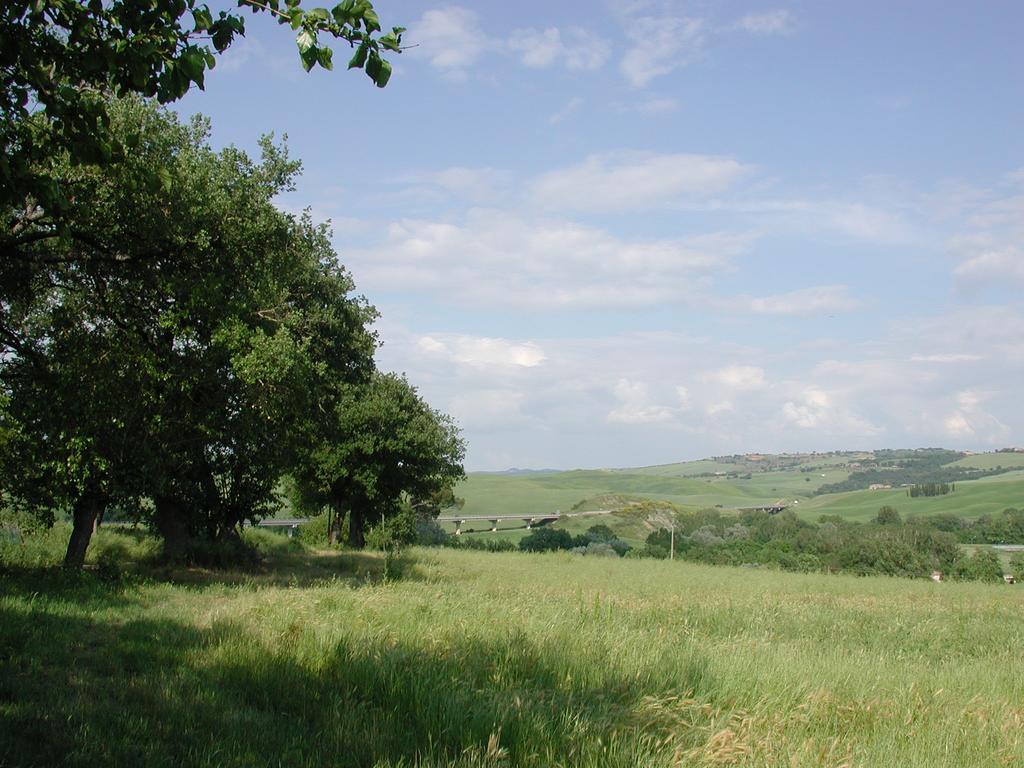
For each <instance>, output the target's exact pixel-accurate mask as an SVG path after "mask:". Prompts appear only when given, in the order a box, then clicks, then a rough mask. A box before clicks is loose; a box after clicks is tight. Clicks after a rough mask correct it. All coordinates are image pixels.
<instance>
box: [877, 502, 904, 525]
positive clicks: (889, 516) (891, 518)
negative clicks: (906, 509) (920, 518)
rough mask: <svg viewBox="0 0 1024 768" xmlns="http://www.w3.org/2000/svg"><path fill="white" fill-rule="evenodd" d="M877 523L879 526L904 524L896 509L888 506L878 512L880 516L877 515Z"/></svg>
mask: <svg viewBox="0 0 1024 768" xmlns="http://www.w3.org/2000/svg"><path fill="white" fill-rule="evenodd" d="M875 522H876V523H878V524H879V525H899V524H900V523H902V522H903V519H902V518H901V517H900V513H899V512H897V511H896V509H895V508H894V507H890V506H888V505H886V506H884V507H881V508H880V509H879V510H878V514H877V515H875Z"/></svg>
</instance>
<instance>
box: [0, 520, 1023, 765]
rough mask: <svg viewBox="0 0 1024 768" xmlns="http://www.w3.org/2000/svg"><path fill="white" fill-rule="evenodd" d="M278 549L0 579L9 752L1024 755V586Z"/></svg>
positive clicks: (510, 761)
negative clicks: (231, 561)
mask: <svg viewBox="0 0 1024 768" xmlns="http://www.w3.org/2000/svg"><path fill="white" fill-rule="evenodd" d="M121 535H122V534H117V533H110V532H108V533H105V534H104V537H105V538H106V539H107V543H106V545H107V546H112V545H113V542H114V541H115V540H116V538H117V537H118V536H121ZM267 541H272V540H267ZM122 544H123V545H124V546H125V547H126V548H128V549H130V550H132V551H136V550H138V551H139V552H141V553H143V554H144V553H145V552H146V551H147V550H146V548H145V542H144V541H141V540H139V539H137V538H136V539H131V538H128V539H127V540H126V541H125V542H122ZM266 551H267V552H268V556H269V557H270V561H269V564H268V565H267V566H266V567H265V568H263V569H261V570H260V572H258V573H256V574H254V575H250V574H235V573H231V572H227V573H212V572H205V571H184V572H182V571H170V572H153V571H147V570H145V568H143V570H142V571H141V572H140V573H139V574H138V575H135V576H131V577H128V578H121V579H116V578H114V577H110V579H109V580H107V581H104V580H102V579H100V578H99V577H97V576H95V575H91V574H88V573H87V574H84V575H75V574H70V575H68V574H62V573H60V572H59V571H54V570H46V571H39V570H31V571H23V570H17V569H16V570H8V571H5V572H0V616H2V618H0V765H4V766H29V765H34V766H42V765H66V766H94V765H107V766H137V765H146V766H155V767H157V768H159V767H161V766H279V765H287V766H314V765H315V766H321V765H339V766H380V767H381V768H384V767H389V766H390V767H397V766H413V765H417V766H676V765H683V766H697V767H701V766H723V765H729V766H762V767H764V768H776V767H777V766H797V767H799V766H830V767H831V768H838V767H839V766H884V767H885V768H889V767H890V766H901V768H915V767H919V768H938V767H940V766H950V767H953V766H957V767H959V766H978V767H981V766H993V767H995V766H1011V765H1021V764H1024V729H1022V725H1024V707H1022V705H1021V702H1022V701H1024V654H1022V653H1021V652H1020V639H1021V637H1024V587H1009V586H1001V585H994V586H985V585H978V584H938V585H937V584H932V583H930V582H921V581H903V580H893V579H884V578H863V579H858V578H852V577H841V576H817V575H814V576H807V575H797V574H783V573H778V572H771V571H764V570H749V569H731V568H721V567H717V568H716V567H703V566H698V565H693V564H685V563H679V562H676V563H670V562H667V561H635V560H608V559H604V558H594V559H587V558H579V557H574V556H572V555H568V554H556V555H526V554H518V553H512V554H502V555H494V554H486V553H475V552H460V551H451V550H423V549H420V550H412V551H411V552H410V554H408V555H407V556H406V558H405V560H404V562H403V564H402V577H401V578H400V579H399V580H397V581H395V580H384V579H383V578H382V576H383V568H384V563H383V560H382V559H381V558H380V557H377V556H374V555H369V554H355V553H308V554H307V553H304V552H301V551H297V550H295V549H294V546H293V545H289V544H287V542H286V540H285V541H283V542H282V543H280V544H279V545H278V546H277V547H276V548H275V547H271V546H270V545H267V547H266ZM40 552H42V550H40ZM394 572H395V571H394V569H392V573H394Z"/></svg>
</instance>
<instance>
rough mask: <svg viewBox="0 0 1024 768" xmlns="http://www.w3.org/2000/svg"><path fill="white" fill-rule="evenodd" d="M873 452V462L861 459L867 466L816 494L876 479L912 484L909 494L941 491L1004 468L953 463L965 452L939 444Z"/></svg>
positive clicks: (859, 487) (856, 486) (865, 484)
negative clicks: (948, 448) (933, 446)
mask: <svg viewBox="0 0 1024 768" xmlns="http://www.w3.org/2000/svg"><path fill="white" fill-rule="evenodd" d="M874 455H875V458H874V461H873V462H869V461H865V462H863V463H864V464H865V465H868V466H864V468H862V469H859V470H857V471H855V472H851V473H850V475H849V477H847V478H846V479H845V480H842V481H840V482H836V483H826V484H824V485H822V486H821V487H819V488H818V489H817V490H816V491H815V494H817V495H824V494H828V493H844V492H846V491H857V490H865V489H867V488H868V487H869V486H871V485H874V484H876V483H877V484H884V485H891V486H893V487H896V486H904V485H907V486H911V488H910V491H909V494H910V496H912V497H917V496H934V495H944V494H946V493H949V492H950V491H951V490H953V487H952V484H953V483H956V482H959V481H962V480H976V479H978V478H981V477H988V476H990V475H998V474H1000V473H1002V472H1005V471H1007V470H1006V469H1004V468H1003V467H990V468H980V467H967V466H961V465H958V464H953V463H951V462H955V461H957V460H959V459H962V458H963V457H964V455H965V454H963V453H960V452H958V451H947V450H944V449H941V448H923V449H918V450H912V451H903V450H880V451H875V452H874ZM915 488H916V489H917V490H915ZM943 488H945V490H943Z"/></svg>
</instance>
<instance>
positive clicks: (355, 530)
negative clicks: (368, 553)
mask: <svg viewBox="0 0 1024 768" xmlns="http://www.w3.org/2000/svg"><path fill="white" fill-rule="evenodd" d="M348 544H349V546H350V547H355V548H356V549H362V548H363V546H364V545H365V544H366V539H364V538H363V510H361V509H359V507H355V506H354V507H352V509H351V510H350V511H349V513H348Z"/></svg>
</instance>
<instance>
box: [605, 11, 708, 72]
mask: <svg viewBox="0 0 1024 768" xmlns="http://www.w3.org/2000/svg"><path fill="white" fill-rule="evenodd" d="M705 32H706V26H705V23H704V21H703V20H701V19H693V18H685V17H679V16H662V17H653V16H643V17H640V18H635V19H632V20H631V21H630V23H629V26H628V27H627V36H628V37H629V42H630V48H629V51H627V52H626V54H625V56H623V57H622V61H621V63H620V64H619V68H620V69H621V70H622V74H623V75H624V76H625V77H626V79H627V80H628V81H629V82H630V83H631V84H632V85H633V86H635V87H637V88H643V87H644V86H646V85H647V84H648V83H649V82H650V81H651V80H653V79H654V78H656V77H661V76H663V75H667V74H669V73H670V72H673V71H674V70H676V69H679V68H680V67H684V66H686V65H687V64H688V63H690V62H691V61H692V60H693V59H695V58H696V57H698V56H699V55H700V54H701V52H702V50H703V47H704V40H705Z"/></svg>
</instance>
